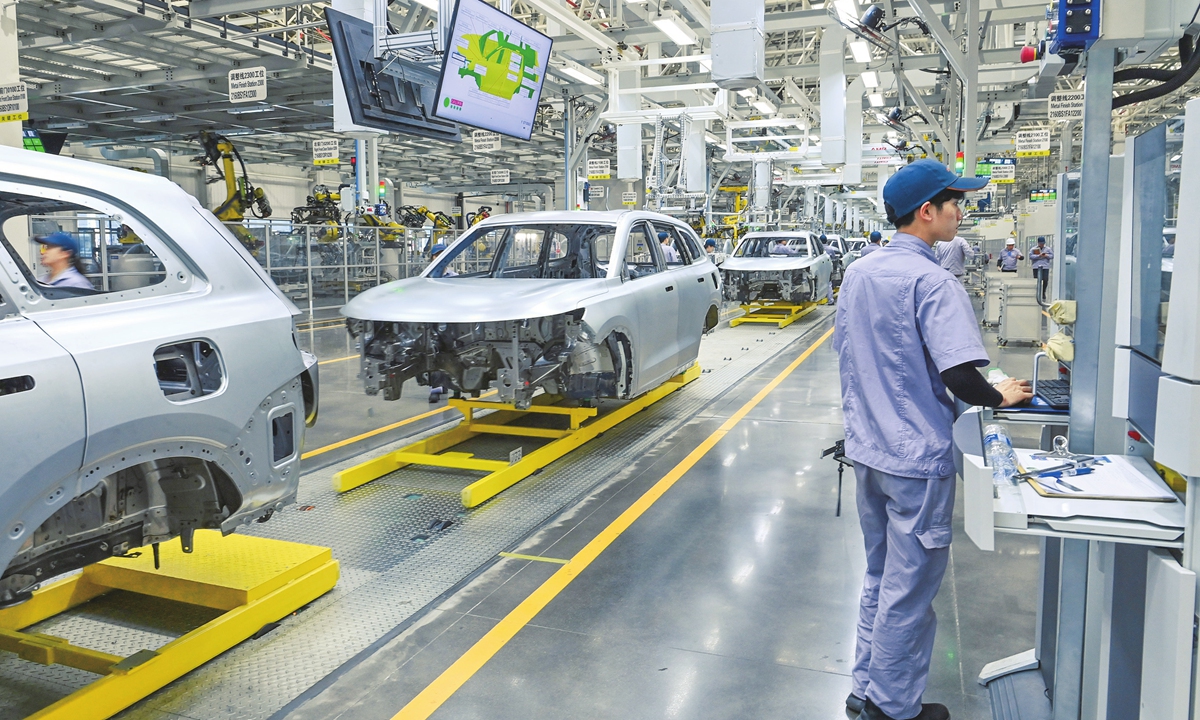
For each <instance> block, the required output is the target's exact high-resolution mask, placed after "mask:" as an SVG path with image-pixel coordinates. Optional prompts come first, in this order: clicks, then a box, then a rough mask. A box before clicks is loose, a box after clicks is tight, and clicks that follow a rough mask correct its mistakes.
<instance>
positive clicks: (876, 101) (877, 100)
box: [867, 93, 883, 108]
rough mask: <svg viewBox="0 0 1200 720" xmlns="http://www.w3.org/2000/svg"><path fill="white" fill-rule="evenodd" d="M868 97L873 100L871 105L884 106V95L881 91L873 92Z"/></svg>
mask: <svg viewBox="0 0 1200 720" xmlns="http://www.w3.org/2000/svg"><path fill="white" fill-rule="evenodd" d="M867 99H868V100H870V101H871V107H876V108H878V107H883V95H881V94H879V93H871V94H870V95H868V96H867Z"/></svg>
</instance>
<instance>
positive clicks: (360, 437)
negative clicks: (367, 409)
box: [300, 355, 496, 460]
mask: <svg viewBox="0 0 1200 720" xmlns="http://www.w3.org/2000/svg"><path fill="white" fill-rule="evenodd" d="M354 357H358V356H357V355H355V356H354ZM495 394H496V391H495V390H489V391H488V392H485V393H484V394H482V395H480V396H479V397H481V398H485V397H488V396H489V395H495ZM453 409H454V408H451V407H443V408H438V409H437V410H430V411H429V412H423V413H421V414H420V415H413V416H412V417H410V418H404V419H403V420H401V421H399V422H394V423H392V424H391V425H384V426H383V427H381V428H376V429H374V430H370V431H368V432H365V433H363V434H362V435H355V436H354V437H352V438H346V439H345V440H339V441H337V442H335V443H331V444H329V445H326V446H325V447H319V448H317V449H316V450H309V451H308V452H306V453H304V454H303V455H301V456H300V459H301V460H307V459H309V458H312V457H316V456H318V455H321V454H322V453H327V452H329V451H330V450H337V449H338V448H341V447H346V446H347V445H353V444H354V443H356V442H359V441H361V440H366V439H367V438H373V437H375V436H376V435H382V434H383V433H385V432H388V431H389V430H395V429H396V428H398V427H404V426H405V425H411V424H413V423H415V422H417V421H418V420H424V419H425V418H430V417H433V416H434V415H438V414H441V413H444V412H447V411H449V410H453Z"/></svg>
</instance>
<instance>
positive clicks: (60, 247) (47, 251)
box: [34, 230, 96, 292]
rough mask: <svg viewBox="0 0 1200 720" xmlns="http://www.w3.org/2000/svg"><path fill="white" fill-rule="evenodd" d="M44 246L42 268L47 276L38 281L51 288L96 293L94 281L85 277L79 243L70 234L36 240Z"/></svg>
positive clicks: (58, 233) (54, 235) (52, 234)
mask: <svg viewBox="0 0 1200 720" xmlns="http://www.w3.org/2000/svg"><path fill="white" fill-rule="evenodd" d="M34 240H36V241H37V242H38V243H39V244H40V245H41V246H42V257H41V263H42V266H43V267H45V268H46V274H45V275H43V276H41V277H40V278H38V279H37V281H38V282H39V283H41V284H42V285H48V286H50V287H72V288H79V289H80V290H91V291H93V292H94V291H95V290H96V288H95V286H94V285H92V281H91V280H88V279H87V278H86V277H84V275H83V263H82V261H81V260H80V259H79V241H78V240H76V239H75V236H74V235H72V234H70V233H65V232H62V231H61V230H60V231H59V232H56V233H50V234H49V235H46V236H45V237H38V238H34Z"/></svg>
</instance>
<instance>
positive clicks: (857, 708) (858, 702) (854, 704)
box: [846, 693, 867, 713]
mask: <svg viewBox="0 0 1200 720" xmlns="http://www.w3.org/2000/svg"><path fill="white" fill-rule="evenodd" d="M866 704H867V701H866V700H865V699H864V698H860V697H859V696H857V695H855V694H854V693H850V694H849V695H847V696H846V709H847V710H849V711H850V712H856V713H860V712H862V710H863V706H864V705H866Z"/></svg>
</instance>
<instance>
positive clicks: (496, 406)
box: [333, 365, 700, 508]
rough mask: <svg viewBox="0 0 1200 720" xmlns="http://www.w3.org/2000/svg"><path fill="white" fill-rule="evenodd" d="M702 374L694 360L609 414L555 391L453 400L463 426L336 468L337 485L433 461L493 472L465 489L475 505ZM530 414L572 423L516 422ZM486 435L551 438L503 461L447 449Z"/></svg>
mask: <svg viewBox="0 0 1200 720" xmlns="http://www.w3.org/2000/svg"><path fill="white" fill-rule="evenodd" d="M698 377H700V366H699V365H692V367H690V368H688V370H686V371H685V372H683V373H681V374H679V375H676V376H675V377H673V378H671V379H670V380H668V381H666V382H665V383H663V384H662V385H659V386H658V387H656V388H654V389H653V390H651V391H650V392H648V393H645V394H644V395H641V396H639V397H636V398H634V399H633V400H630V401H629V402H627V403H625V404H624V405H622V406H621V407H619V408H617V409H615V410H612V411H610V412H607V413H605V414H604V415H599V411H598V410H597V409H596V408H583V407H564V406H560V405H557V404H556V403H558V402H561V401H562V398H559V397H557V396H553V395H539V396H537V397H536V398H534V400H533V405H532V406H531V407H530V408H529V409H528V410H518V409H517V408H515V407H514V406H512V405H510V404H507V403H498V402H488V401H486V400H451V401H450V405H451V406H452V407H455V408H458V410H459V411H461V412H462V414H463V416H464V417H463V420H462V422H460V423H459V424H458V425H456V426H455V427H453V428H451V429H450V430H447V431H445V432H443V433H439V434H437V435H434V436H433V437H431V438H428V439H425V440H420V441H418V442H415V443H413V444H411V445H408V446H406V447H403V448H400V449H399V450H395V451H393V452H390V453H387V454H386V455H381V456H379V457H377V458H373V459H371V460H368V461H366V462H364V463H362V464H361V465H356V466H354V467H352V468H347V469H345V470H342V471H341V472H338V473H335V474H334V476H333V488H334V490H336V491H338V492H347V491H349V490H353V489H354V488H357V487H361V486H362V485H366V484H367V483H369V482H371V481H373V480H378V479H379V478H381V477H383V476H385V475H388V474H389V473H392V472H395V471H396V470H399V469H400V468H402V467H405V466H406V465H428V466H432V467H444V468H453V469H458V470H475V471H482V472H487V473H488V475H487V476H486V477H483V478H480V479H479V480H476V481H475V482H473V483H471V484H470V485H468V486H467V487H465V488H463V490H462V503H463V507H469V508H470V507H475V506H477V505H480V504H482V503H483V502H485V501H487V500H489V499H491V498H493V497H495V496H496V495H497V494H499V493H501V492H503V491H504V490H506V489H508V488H510V487H512V486H513V485H515V484H517V483H518V482H520V481H521V480H524V479H525V478H527V477H529V476H530V475H532V474H533V473H535V472H537V471H538V470H540V469H542V468H544V467H546V466H547V465H549V464H550V463H552V462H554V461H555V460H557V459H559V458H561V457H562V456H564V455H566V454H567V453H569V452H571V451H572V450H574V449H576V448H578V447H579V446H581V445H583V444H584V443H586V442H588V441H589V440H591V439H593V438H595V437H596V436H598V435H600V434H601V433H603V432H605V431H607V430H609V429H611V428H613V427H615V426H617V425H619V424H620V423H621V422H623V421H625V420H626V419H628V418H630V417H632V416H634V415H636V414H637V413H639V412H641V411H642V410H645V409H646V408H647V407H649V406H651V405H653V404H654V403H656V402H658V401H659V400H661V399H663V398H665V397H667V396H668V395H670V394H671V393H673V392H675V391H676V390H680V389H682V388H683V386H684V385H687V384H688V383H690V382H692V381H693V380H695V379H696V378H698ZM478 410H495V412H493V413H491V414H490V415H487V416H485V417H482V418H480V417H476V415H475V413H476V411H478ZM530 415H555V416H560V417H563V418H565V419H566V420H567V427H566V428H565V429H562V430H557V429H552V428H533V427H523V426H519V425H513V424H512V423H513V421H515V420H518V419H520V418H524V417H529V416H530ZM481 434H491V435H510V436H514V437H531V438H547V439H550V440H551V442H549V443H548V444H546V445H543V446H542V447H540V448H538V449H537V450H534V451H532V452H530V453H527V454H524V455H523V456H522V457H521V459H519V460H517V461H515V462H511V463H510V462H507V461H503V460H482V459H479V458H476V457H474V456H473V455H472V454H471V453H464V452H447V451H448V450H449V449H450V448H452V447H454V446H455V445H458V444H459V443H462V442H465V441H467V440H470V439H471V438H473V437H476V436H477V435H481Z"/></svg>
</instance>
